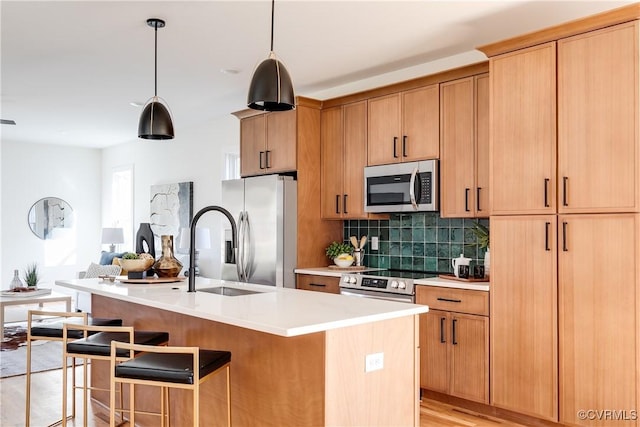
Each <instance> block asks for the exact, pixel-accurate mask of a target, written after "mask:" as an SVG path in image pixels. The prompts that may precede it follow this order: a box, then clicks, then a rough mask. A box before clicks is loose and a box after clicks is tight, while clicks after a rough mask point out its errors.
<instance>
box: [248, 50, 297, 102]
mask: <svg viewBox="0 0 640 427" xmlns="http://www.w3.org/2000/svg"><path fill="white" fill-rule="evenodd" d="M295 104H296V102H295V96H294V94H293V83H291V76H289V72H288V71H287V69H286V68H285V67H284V64H283V63H282V62H280V61H278V60H277V59H276V57H275V55H274V54H273V52H272V54H271V55H270V56H269V58H267V59H265V60H264V61H262V62H261V63H260V65H258V67H257V68H256V71H255V73H253V78H252V79H251V85H250V86H249V97H248V100H247V105H248V106H249V108H253V109H254V110H265V111H286V110H291V109H293V108H295Z"/></svg>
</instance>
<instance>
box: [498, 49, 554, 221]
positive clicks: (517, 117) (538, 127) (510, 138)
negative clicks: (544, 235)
mask: <svg viewBox="0 0 640 427" xmlns="http://www.w3.org/2000/svg"><path fill="white" fill-rule="evenodd" d="M489 75H490V77H489V78H490V80H491V85H490V86H491V94H490V97H491V125H492V129H491V130H492V136H491V144H490V158H491V160H490V163H491V171H490V180H491V182H490V193H491V213H492V215H504V214H544V213H553V212H556V202H555V200H556V190H555V189H556V43H555V42H550V43H545V44H542V45H539V46H535V47H532V48H528V49H523V50H519V51H516V52H510V53H506V54H503V55H499V56H496V57H493V58H491V59H490V73H489Z"/></svg>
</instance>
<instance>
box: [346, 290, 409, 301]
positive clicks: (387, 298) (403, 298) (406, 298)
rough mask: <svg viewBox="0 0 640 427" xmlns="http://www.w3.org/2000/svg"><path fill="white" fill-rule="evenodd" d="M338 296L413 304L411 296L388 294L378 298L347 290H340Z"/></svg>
mask: <svg viewBox="0 0 640 427" xmlns="http://www.w3.org/2000/svg"><path fill="white" fill-rule="evenodd" d="M340 295H347V296H351V297H358V298H373V299H380V300H384V301H397V302H413V297H412V296H411V295H399V296H393V294H389V296H386V295H384V296H382V295H380V296H378V295H372V294H370V293H367V294H364V293H360V292H357V291H356V292H353V291H348V290H345V289H344V288H341V289H340Z"/></svg>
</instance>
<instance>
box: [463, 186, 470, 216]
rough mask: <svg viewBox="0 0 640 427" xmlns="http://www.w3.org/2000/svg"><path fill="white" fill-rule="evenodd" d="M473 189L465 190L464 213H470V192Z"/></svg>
mask: <svg viewBox="0 0 640 427" xmlns="http://www.w3.org/2000/svg"><path fill="white" fill-rule="evenodd" d="M470 190H471V189H469V188H465V189H464V211H465V212H469V191H470Z"/></svg>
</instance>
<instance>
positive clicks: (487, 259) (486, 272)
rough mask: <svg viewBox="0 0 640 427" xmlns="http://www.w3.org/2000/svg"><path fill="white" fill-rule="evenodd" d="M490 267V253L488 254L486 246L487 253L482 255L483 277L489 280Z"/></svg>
mask: <svg viewBox="0 0 640 427" xmlns="http://www.w3.org/2000/svg"><path fill="white" fill-rule="evenodd" d="M490 267H491V253H489V247H488V246H487V251H486V252H485V253H484V277H485V278H487V279H488V278H489V276H490V274H489V270H490Z"/></svg>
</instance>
